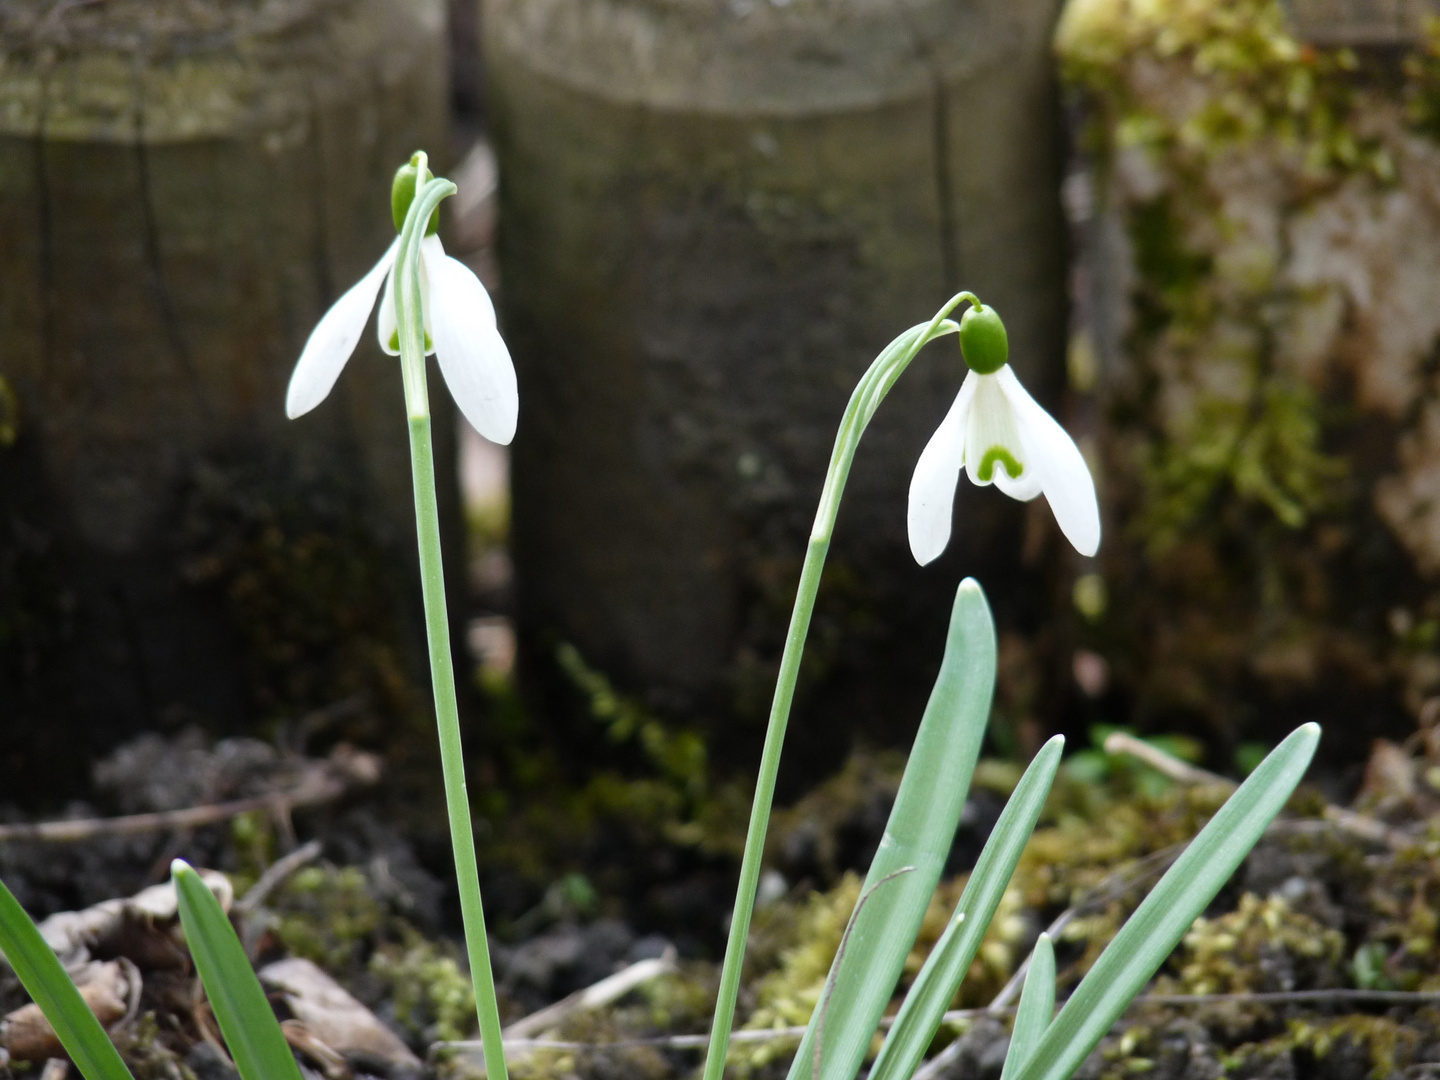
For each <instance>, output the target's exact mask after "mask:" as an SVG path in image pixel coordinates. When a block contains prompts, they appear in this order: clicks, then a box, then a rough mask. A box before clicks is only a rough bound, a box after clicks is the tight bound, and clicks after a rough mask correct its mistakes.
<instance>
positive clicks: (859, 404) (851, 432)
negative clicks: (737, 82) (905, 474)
mask: <svg viewBox="0 0 1440 1080" xmlns="http://www.w3.org/2000/svg"><path fill="white" fill-rule="evenodd" d="M966 300H969V301H970V302H971V303H972V304H974V305H975V306H976V307H977V308H978V307H979V306H980V302H979V301H978V300H977V299H976V298H975V296H974V294H973V293H968V292H962V293H960V294H958V295H957V296H954V297H952V298H951V299H950V300H949V301H948V302H947V303H946V304H945V306H944V307H942V308H941V309H940V310H939V311H938V312H936V314H935V317H934V318H933V319H931V320H930V322H929V323H921V324H920V325H918V326H912V327H911V328H910V329H909V330H906V331H905V332H904V333H903V334H901V335H900V336H899V337H897V338H896V339H895V340H894V341H892V342H891V343H890V344H889V345H888V346H886V348H885V351H884V352H882V353H881V354H880V355H879V356H878V357H876V358H875V362H874V363H872V364H871V365H870V368H869V370H867V371H866V372H865V374H864V376H863V377H862V378H861V379H860V382H859V384H858V385H857V386H856V387H855V391H854V393H852V394H851V395H850V403H849V404H848V405H847V406H846V407H845V416H844V417H843V419H841V421H840V430H839V432H838V433H837V434H836V436H835V449H834V450H833V451H832V452H831V455H830V467H829V469H828V471H827V472H826V474H825V486H824V488H823V489H822V490H821V493H820V505H819V507H818V508H817V509H816V511H815V525H814V527H813V528H812V529H811V531H810V543H809V545H808V546H807V547H806V549H805V563H804V565H803V566H802V567H801V568H800V584H799V586H798V587H797V589H796V595H795V607H794V608H793V609H792V611H791V613H790V629H789V630H788V631H787V633H786V635H785V651H784V652H783V653H781V656H780V674H779V677H778V678H777V680H776V683H775V698H774V701H773V702H772V703H771V706H770V723H769V727H767V728H766V730H765V746H764V749H763V750H762V751H761V754H760V771H759V775H758V776H757V777H756V779H755V800H754V802H753V803H751V806H750V827H749V830H748V832H747V833H746V835H745V854H744V856H743V857H742V858H741V860H740V885H739V887H738V888H737V890H736V892H735V910H734V913H733V914H732V915H731V917H730V936H729V940H728V941H727V942H726V944H725V965H724V967H723V968H722V969H721V972H720V991H719V995H718V997H717V999H716V1002H715V1020H714V1024H713V1026H712V1027H711V1029H710V1046H709V1049H708V1051H707V1052H706V1055H705V1073H704V1080H721V1077H722V1075H723V1074H724V1071H725V1055H726V1052H727V1050H728V1049H729V1045H730V1030H731V1028H732V1027H733V1025H734V1022H735V1001H736V998H737V997H738V996H739V993H740V970H741V967H742V965H743V964H744V960H745V944H746V941H747V940H748V938H749V936H750V919H751V916H752V915H753V914H754V911H755V891H756V889H757V887H758V886H759V883H760V862H761V858H762V857H763V855H764V852H765V833H766V830H767V829H768V827H769V823H770V807H771V803H772V802H773V800H774V797H775V777H776V775H777V774H778V772H779V770H780V750H781V747H782V746H783V745H784V742H785V728H786V727H787V726H788V724H789V722H790V706H791V703H792V702H793V701H794V699H795V683H796V680H797V678H798V677H799V674H800V658H801V655H802V654H803V653H804V651H805V638H806V636H807V635H808V634H809V632H810V617H811V615H812V614H814V611H815V597H816V594H817V593H818V592H819V591H820V575H821V571H823V570H824V568H825V556H826V553H827V552H828V551H829V550H830V537H831V535H832V534H833V533H834V531H835V518H836V516H837V515H838V514H839V512H840V497H841V495H842V494H844V491H845V481H846V479H848V477H849V475H850V466H851V463H853V462H854V460H855V451H856V449H857V448H858V446H859V445H860V436H861V435H863V434H864V432H865V428H866V426H867V425H869V423H870V419H871V417H873V416H874V415H875V410H876V409H878V408H879V407H880V402H882V401H883V400H885V395H886V394H888V393H889V392H890V388H891V387H892V386H894V385H895V380H896V379H898V378H899V377H900V375H901V374H902V373H903V372H904V371H905V369H906V368H907V367H909V366H910V361H912V360H914V359H915V356H916V354H917V353H919V351H920V350H921V348H923V347H924V346H925V345H926V344H927V343H929V342H930V341H932V340H934V339H935V338H937V337H941V336H943V335H945V334H953V333H955V332H957V331H958V330H959V327H958V326H957V325H956V324H955V323H953V322H951V321H950V320H949V319H947V318H946V316H947V315H949V314H950V312H952V311H953V310H955V308H956V306H957V305H959V304H961V303H963V302H964V301H966Z"/></svg>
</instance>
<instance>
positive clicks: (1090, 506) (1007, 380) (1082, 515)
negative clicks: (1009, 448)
mask: <svg viewBox="0 0 1440 1080" xmlns="http://www.w3.org/2000/svg"><path fill="white" fill-rule="evenodd" d="M996 378H997V379H1000V380H1001V382H1000V386H1001V388H1002V389H1003V390H1004V391H1005V396H1006V397H1007V398H1009V400H1010V405H1011V407H1012V409H1013V410H1014V413H1015V419H1016V421H1017V422H1018V423H1019V426H1020V435H1021V438H1022V439H1023V440H1024V442H1025V443H1026V445H1027V448H1028V452H1029V453H1030V455H1031V456H1032V457H1033V458H1034V465H1035V472H1036V473H1037V475H1038V476H1039V479H1040V483H1041V485H1042V487H1043V489H1044V491H1045V498H1046V500H1047V501H1048V502H1049V503H1050V509H1051V510H1052V511H1053V512H1054V514H1055V521H1056V522H1057V523H1058V524H1059V526H1060V531H1061V532H1063V533H1064V534H1065V538H1066V539H1067V540H1069V541H1070V543H1071V544H1072V545H1073V546H1074V548H1075V550H1076V551H1078V552H1079V553H1080V554H1081V555H1094V554H1095V552H1096V551H1097V550H1099V547H1100V504H1099V502H1098V500H1097V499H1096V498H1095V481H1094V479H1093V478H1092V477H1091V475H1090V467H1089V466H1088V465H1086V464H1085V458H1084V455H1082V454H1081V453H1080V448H1079V447H1078V446H1076V445H1075V440H1074V439H1072V438H1070V435H1069V433H1068V432H1066V430H1065V429H1064V428H1063V427H1061V426H1060V424H1059V423H1058V422H1057V421H1056V419H1055V418H1054V417H1053V416H1051V415H1050V414H1049V413H1048V412H1046V411H1045V410H1044V409H1042V408H1041V407H1040V405H1039V403H1038V402H1037V401H1036V400H1035V399H1034V398H1032V397H1031V396H1030V394H1029V393H1028V392H1027V391H1026V389H1025V388H1024V387H1023V386H1021V385H1020V380H1019V379H1018V378H1016V376H1015V373H1014V372H1013V371H1011V370H1010V368H1009V366H1008V365H1007V366H1006V367H1004V368H1001V369H1000V371H998V372H997V373H996Z"/></svg>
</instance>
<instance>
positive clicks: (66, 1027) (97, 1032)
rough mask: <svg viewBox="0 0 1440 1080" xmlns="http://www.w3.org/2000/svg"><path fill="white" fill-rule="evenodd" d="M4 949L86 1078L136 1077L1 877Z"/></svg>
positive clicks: (0, 944)
mask: <svg viewBox="0 0 1440 1080" xmlns="http://www.w3.org/2000/svg"><path fill="white" fill-rule="evenodd" d="M0 951H3V952H4V953H5V959H6V960H8V961H9V962H10V966H11V967H12V968H13V969H14V970H15V974H16V976H18V977H19V979H20V982H21V985H23V986H24V987H25V991H26V993H28V994H29V995H30V997H31V998H32V999H33V1000H34V1002H35V1004H36V1005H39V1006H40V1011H41V1012H43V1013H44V1014H45V1019H47V1020H49V1021H50V1026H51V1027H52V1028H54V1029H55V1034H56V1035H57V1036H58V1037H59V1039H60V1045H61V1046H63V1047H65V1052H66V1053H67V1054H69V1055H70V1060H71V1061H73V1062H74V1063H75V1067H76V1068H77V1069H79V1070H80V1075H81V1076H83V1077H85V1080H133V1078H132V1077H131V1075H130V1070H129V1069H127V1068H126V1067H125V1062H123V1061H121V1060H120V1054H119V1052H118V1051H117V1050H116V1049H115V1044H114V1043H112V1042H111V1041H110V1036H109V1035H106V1034H105V1029H104V1028H102V1027H101V1026H100V1021H99V1020H97V1019H95V1014H94V1013H92V1012H91V1011H90V1008H89V1006H87V1005H86V1004H85V999H84V998H83V997H81V996H80V991H79V990H77V989H76V988H75V984H74V982H72V981H71V979H70V976H69V975H68V974H66V972H65V968H64V966H63V965H62V964H61V963H60V958H59V957H57V956H56V955H55V952H54V950H53V949H51V948H50V946H49V945H47V944H46V943H45V939H44V938H43V937H41V936H40V931H39V929H37V928H36V926H35V924H34V923H33V922H31V921H30V916H29V915H27V914H25V909H24V908H22V907H21V906H20V904H19V902H18V901H17V900H16V899H15V897H14V896H13V895H11V893H10V890H9V889H7V888H6V887H5V883H4V882H3V881H0Z"/></svg>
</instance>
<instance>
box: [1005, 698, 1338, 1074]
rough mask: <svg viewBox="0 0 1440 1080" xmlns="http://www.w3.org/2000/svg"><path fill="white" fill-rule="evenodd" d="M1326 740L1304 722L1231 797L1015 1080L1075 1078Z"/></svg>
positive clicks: (1112, 944) (1122, 930)
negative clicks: (1073, 1076) (1087, 1058)
mask: <svg viewBox="0 0 1440 1080" xmlns="http://www.w3.org/2000/svg"><path fill="white" fill-rule="evenodd" d="M1319 741H1320V727H1319V725H1318V724H1302V725H1301V726H1300V727H1298V728H1296V729H1295V730H1294V731H1293V732H1291V733H1290V736H1289V737H1288V738H1287V739H1286V740H1285V741H1284V742H1283V743H1281V744H1280V745H1279V746H1277V747H1276V748H1275V750H1274V751H1273V752H1272V753H1271V754H1270V756H1269V757H1267V758H1266V759H1265V760H1264V761H1263V762H1261V763H1260V765H1259V767H1257V768H1256V770H1255V771H1254V772H1252V773H1251V774H1250V776H1249V778H1248V779H1247V780H1246V781H1245V783H1243V784H1241V785H1240V788H1239V790H1237V791H1236V792H1235V794H1234V795H1232V796H1230V798H1229V800H1228V801H1227V802H1226V803H1225V805H1224V806H1222V807H1221V808H1220V811H1219V812H1218V813H1217V814H1216V815H1215V816H1214V817H1213V818H1211V819H1210V822H1209V824H1207V825H1206V826H1205V828H1203V829H1202V830H1200V835H1199V836H1197V837H1195V839H1194V840H1192V841H1191V842H1190V846H1189V847H1187V848H1186V849H1185V853H1184V854H1183V855H1181V856H1180V858H1179V859H1177V860H1176V861H1175V865H1174V866H1172V867H1171V868H1170V870H1169V872H1168V873H1166V875H1165V876H1164V877H1163V878H1161V879H1160V882H1159V884H1157V885H1156V886H1155V889H1154V891H1152V892H1151V893H1150V895H1149V896H1147V897H1146V898H1145V900H1144V901H1143V902H1142V903H1141V905H1140V906H1139V907H1138V908H1137V909H1136V910H1135V914H1133V915H1132V916H1130V918H1129V920H1128V921H1127V922H1126V923H1125V925H1124V926H1122V927H1121V928H1120V932H1119V933H1118V934H1116V935H1115V938H1114V940H1113V941H1111V942H1110V944H1109V945H1108V946H1107V947H1106V949H1105V951H1104V952H1103V953H1101V954H1100V959H1098V960H1096V961H1095V966H1094V967H1092V968H1091V969H1090V972H1089V974H1087V975H1086V976H1085V978H1084V979H1083V980H1082V981H1081V983H1080V985H1079V986H1078V987H1076V989H1075V992H1074V993H1073V994H1071V995H1070V998H1069V1000H1068V1001H1066V1002H1065V1007H1064V1008H1063V1009H1061V1010H1060V1015H1059V1016H1057V1017H1056V1018H1055V1020H1054V1022H1053V1023H1052V1024H1051V1025H1050V1027H1049V1028H1047V1029H1046V1031H1045V1034H1044V1036H1043V1037H1042V1038H1041V1040H1040V1045H1039V1046H1037V1047H1036V1048H1035V1053H1034V1054H1033V1055H1032V1056H1031V1058H1030V1060H1029V1061H1028V1062H1027V1063H1026V1065H1025V1067H1024V1068H1023V1069H1021V1070H1020V1072H1019V1073H1018V1074H1017V1076H1016V1077H1015V1080H1069V1077H1070V1075H1071V1074H1072V1073H1073V1072H1074V1071H1075V1070H1076V1068H1078V1067H1079V1065H1080V1063H1081V1062H1082V1061H1084V1060H1085V1057H1086V1055H1087V1054H1089V1053H1090V1051H1091V1050H1093V1049H1094V1048H1095V1045H1096V1044H1097V1043H1098V1042H1099V1041H1100V1039H1101V1038H1102V1037H1103V1036H1104V1034H1105V1033H1106V1032H1107V1031H1109V1030H1110V1025H1111V1024H1113V1023H1114V1022H1115V1021H1116V1020H1117V1019H1118V1018H1119V1016H1120V1014H1121V1013H1122V1012H1124V1011H1125V1007H1126V1006H1127V1005H1128V1004H1129V1003H1130V1001H1131V999H1132V998H1134V997H1135V995H1136V994H1138V993H1139V992H1140V990H1141V989H1142V988H1143V987H1144V986H1145V983H1146V982H1148V981H1149V979H1150V976H1152V975H1154V974H1155V971H1156V969H1157V968H1159V966H1160V965H1161V963H1163V962H1164V960H1165V958H1166V957H1167V956H1169V955H1170V951H1171V950H1172V949H1174V948H1175V945H1176V943H1177V942H1179V940H1180V938H1181V937H1182V936H1184V934H1185V931H1187V930H1189V929H1190V926H1191V924H1192V923H1194V921H1195V919H1196V917H1197V916H1198V915H1199V914H1200V913H1201V912H1202V911H1204V910H1205V905H1206V904H1208V903H1210V901H1211V900H1212V899H1214V897H1215V894H1216V893H1217V892H1219V891H1220V887H1221V886H1222V885H1224V884H1225V882H1226V881H1227V880H1229V878H1230V875H1231V874H1233V873H1234V872H1235V868H1236V867H1237V866H1239V865H1240V863H1241V861H1242V860H1243V859H1244V858H1245V856H1246V855H1247V854H1249V851H1250V849H1251V848H1252V847H1254V846H1255V842H1256V841H1257V840H1259V839H1260V837H1261V835H1262V834H1263V833H1264V832H1265V829H1266V827H1267V826H1269V824H1270V821H1271V820H1272V819H1273V818H1274V817H1275V815H1276V814H1278V813H1279V812H1280V809H1281V807H1283V806H1284V805H1285V800H1287V799H1288V798H1290V793H1291V792H1292V791H1294V790H1295V785H1296V784H1298V783H1299V782H1300V778H1301V777H1302V776H1304V775H1305V770H1306V768H1307V767H1308V766H1309V764H1310V759H1311V758H1312V757H1313V756H1314V754H1315V746H1316V744H1317V743H1318V742H1319Z"/></svg>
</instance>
